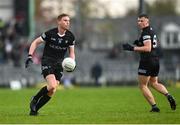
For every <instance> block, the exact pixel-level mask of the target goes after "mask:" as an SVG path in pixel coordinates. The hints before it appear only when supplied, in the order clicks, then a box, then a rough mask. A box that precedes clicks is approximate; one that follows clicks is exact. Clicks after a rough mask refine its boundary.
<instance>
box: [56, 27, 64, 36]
mask: <svg viewBox="0 0 180 125" xmlns="http://www.w3.org/2000/svg"><path fill="white" fill-rule="evenodd" d="M65 32H66V30H65V29H62V28H60V27H58V33H59V34H60V35H64V34H65Z"/></svg>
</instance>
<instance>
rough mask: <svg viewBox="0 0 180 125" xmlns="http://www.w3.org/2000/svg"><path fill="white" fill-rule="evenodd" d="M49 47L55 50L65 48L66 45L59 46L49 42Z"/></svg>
mask: <svg viewBox="0 0 180 125" xmlns="http://www.w3.org/2000/svg"><path fill="white" fill-rule="evenodd" d="M49 47H51V48H53V49H57V50H66V49H67V48H66V47H60V46H56V45H53V44H49Z"/></svg>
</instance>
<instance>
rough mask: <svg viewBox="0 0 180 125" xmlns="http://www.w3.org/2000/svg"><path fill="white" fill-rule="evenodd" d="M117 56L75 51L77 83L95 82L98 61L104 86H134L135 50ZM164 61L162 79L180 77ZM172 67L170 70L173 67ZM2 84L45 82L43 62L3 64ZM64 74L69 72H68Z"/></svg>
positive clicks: (26, 84) (106, 53)
mask: <svg viewBox="0 0 180 125" xmlns="http://www.w3.org/2000/svg"><path fill="white" fill-rule="evenodd" d="M119 54H120V55H119V56H118V57H117V58H113V59H111V58H109V57H108V52H107V51H92V50H79V49H77V50H76V56H77V57H76V61H77V68H76V70H75V71H74V72H73V73H71V77H73V79H74V80H75V81H74V82H75V83H76V84H80V85H93V84H94V81H93V79H92V78H91V75H90V74H91V68H92V66H93V65H94V64H95V63H96V62H99V63H100V64H101V66H102V69H103V72H102V76H101V78H100V82H101V83H102V84H104V85H131V84H134V83H136V82H137V68H138V59H137V56H136V55H133V54H132V53H131V54H130V53H123V54H121V53H119ZM165 63H167V62H166V61H165V60H164V59H163V60H162V61H161V70H160V80H163V81H165V80H166V81H167V80H172V81H176V80H179V77H180V76H179V75H180V74H179V70H180V68H179V67H175V66H174V65H173V64H172V63H171V64H170V63H169V64H165ZM170 69H171V70H170ZM0 73H1V75H0V86H5V87H8V86H10V84H11V82H12V81H19V82H20V83H21V85H22V86H25V87H29V86H33V85H36V84H37V83H39V82H42V81H43V77H42V75H41V69H40V65H33V66H32V67H31V68H30V69H25V68H24V67H14V66H10V65H6V64H3V65H1V66H0ZM65 75H69V74H67V73H65Z"/></svg>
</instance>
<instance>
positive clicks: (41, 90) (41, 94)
mask: <svg viewBox="0 0 180 125" xmlns="http://www.w3.org/2000/svg"><path fill="white" fill-rule="evenodd" d="M47 93H48V90H47V86H44V87H43V88H41V89H40V90H39V92H38V93H37V94H36V95H35V96H34V99H35V100H36V101H38V100H39V98H40V97H41V96H43V95H46V94H47Z"/></svg>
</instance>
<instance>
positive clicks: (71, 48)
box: [69, 45, 75, 60]
mask: <svg viewBox="0 0 180 125" xmlns="http://www.w3.org/2000/svg"><path fill="white" fill-rule="evenodd" d="M69 57H71V58H72V59H74V60H75V48H74V45H71V46H69Z"/></svg>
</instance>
